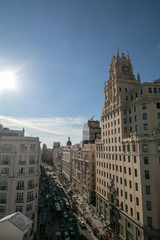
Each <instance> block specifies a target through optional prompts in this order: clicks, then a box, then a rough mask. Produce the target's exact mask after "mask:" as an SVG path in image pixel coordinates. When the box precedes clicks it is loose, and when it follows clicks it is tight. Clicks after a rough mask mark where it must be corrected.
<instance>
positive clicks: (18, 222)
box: [0, 212, 33, 240]
mask: <svg viewBox="0 0 160 240" xmlns="http://www.w3.org/2000/svg"><path fill="white" fill-rule="evenodd" d="M32 223H33V221H32V220H30V219H29V218H27V217H26V216H24V215H23V214H22V213H20V212H15V213H13V214H11V215H8V216H6V217H4V218H2V219H1V220H0V233H1V239H3V240H9V239H12V240H31V239H33V236H32Z"/></svg>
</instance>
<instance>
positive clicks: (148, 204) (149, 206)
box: [146, 201, 152, 211]
mask: <svg viewBox="0 0 160 240" xmlns="http://www.w3.org/2000/svg"><path fill="white" fill-rule="evenodd" d="M146 208H147V210H149V211H151V210H152V205H151V201H146Z"/></svg>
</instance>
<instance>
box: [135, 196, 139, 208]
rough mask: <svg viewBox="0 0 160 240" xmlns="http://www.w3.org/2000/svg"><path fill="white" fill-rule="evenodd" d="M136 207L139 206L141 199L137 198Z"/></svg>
mask: <svg viewBox="0 0 160 240" xmlns="http://www.w3.org/2000/svg"><path fill="white" fill-rule="evenodd" d="M136 205H137V206H139V198H138V197H136Z"/></svg>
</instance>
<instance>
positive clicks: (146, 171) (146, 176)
mask: <svg viewBox="0 0 160 240" xmlns="http://www.w3.org/2000/svg"><path fill="white" fill-rule="evenodd" d="M144 174H145V179H150V174H149V171H148V170H145V171H144Z"/></svg>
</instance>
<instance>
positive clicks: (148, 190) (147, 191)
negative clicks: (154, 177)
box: [146, 185, 151, 195]
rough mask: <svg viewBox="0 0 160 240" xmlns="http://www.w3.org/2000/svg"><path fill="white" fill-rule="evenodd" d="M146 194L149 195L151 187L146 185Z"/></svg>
mask: <svg viewBox="0 0 160 240" xmlns="http://www.w3.org/2000/svg"><path fill="white" fill-rule="evenodd" d="M146 194H147V195H150V194H151V187H150V186H149V185H146Z"/></svg>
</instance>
